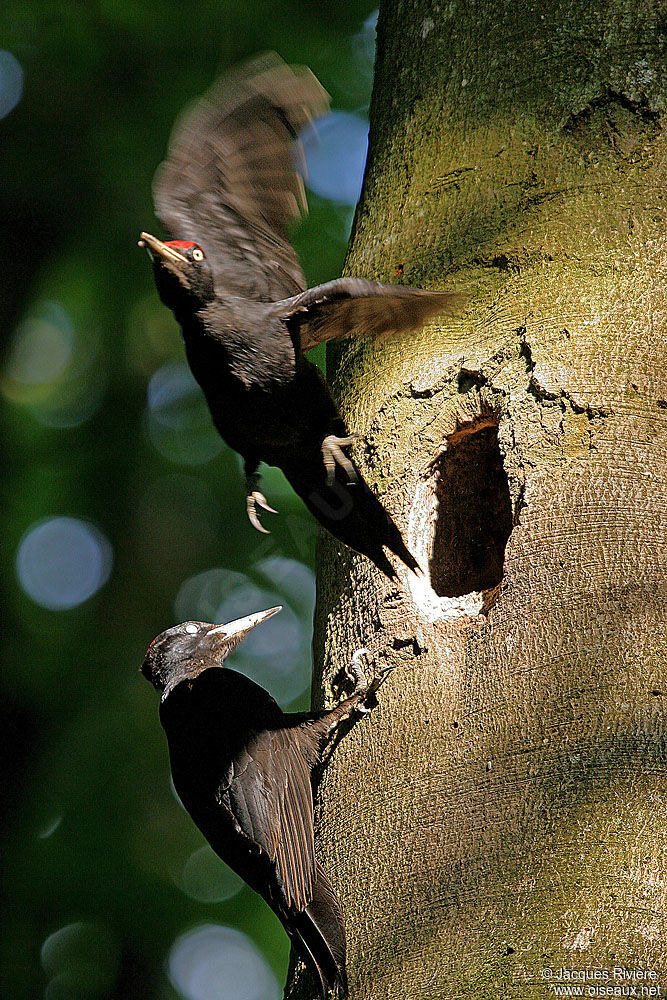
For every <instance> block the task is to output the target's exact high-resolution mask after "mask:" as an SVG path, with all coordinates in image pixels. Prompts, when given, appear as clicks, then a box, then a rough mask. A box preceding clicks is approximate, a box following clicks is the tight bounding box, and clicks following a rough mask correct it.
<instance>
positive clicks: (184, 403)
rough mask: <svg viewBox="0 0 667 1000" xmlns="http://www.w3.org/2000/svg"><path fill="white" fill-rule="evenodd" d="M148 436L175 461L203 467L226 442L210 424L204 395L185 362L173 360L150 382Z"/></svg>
mask: <svg viewBox="0 0 667 1000" xmlns="http://www.w3.org/2000/svg"><path fill="white" fill-rule="evenodd" d="M147 402H148V435H149V437H150V440H151V443H152V444H153V446H154V447H155V448H156V449H157V450H158V451H159V452H160V454H161V455H164V457H165V458H169V459H171V461H172V462H179V463H181V464H183V465H201V464H202V463H203V462H208V461H209V460H210V459H211V458H213V457H214V456H215V455H217V454H218V453H219V452H220V451H221V450H222V447H223V442H222V439H221V437H220V436H219V434H218V432H217V431H216V429H215V427H214V426H213V423H212V421H211V417H210V414H209V412H208V407H207V405H206V400H205V398H204V394H203V392H202V391H201V389H200V388H199V386H198V385H197V382H196V381H195V379H194V377H193V375H192V373H191V372H190V369H189V368H188V366H187V365H186V363H185V362H184V361H170V362H169V363H168V364H166V365H163V366H162V367H161V368H158V370H157V371H156V372H155V373H154V374H153V376H152V378H151V380H150V382H149V383H148V400H147Z"/></svg>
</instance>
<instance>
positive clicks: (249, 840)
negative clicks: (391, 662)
mask: <svg viewBox="0 0 667 1000" xmlns="http://www.w3.org/2000/svg"><path fill="white" fill-rule="evenodd" d="M277 610H280V609H279V608H278V609H271V610H270V611H269V612H260V613H259V614H257V615H250V616H248V617H247V618H243V619H239V620H238V621H236V622H232V623H230V624H228V625H226V626H214V625H207V624H205V623H202V622H185V623H183V624H182V625H177V626H175V627H174V628H171V629H168V630H167V631H166V632H163V633H162V634H161V635H159V636H158V637H157V638H156V639H155V640H154V641H153V642H152V643H151V646H150V647H149V650H148V652H147V654H146V658H145V660H144V664H143V667H142V672H143V673H144V675H145V676H146V677H147V678H148V679H149V680H150V681H151V682H152V683H153V685H154V686H155V687H156V689H157V690H158V691H160V692H162V698H161V702H160V720H161V722H162V725H163V727H164V729H165V732H166V735H167V741H168V744H169V757H170V763H171V772H172V777H173V781H174V786H175V788H176V791H177V792H178V795H179V797H180V799H181V801H182V803H183V805H184V806H185V808H186V809H187V810H188V812H189V813H190V815H191V817H192V819H193V820H194V822H195V823H196V824H197V826H198V827H199V829H200V830H201V831H202V833H203V834H204V836H205V837H206V839H207V840H208V842H209V843H210V845H211V847H212V848H213V850H214V851H215V852H216V853H217V854H218V855H219V856H220V857H221V858H222V859H223V860H224V861H225V862H226V863H227V864H228V865H229V866H230V867H231V868H233V869H234V871H236V872H237V873H238V874H239V875H240V876H241V877H242V878H243V879H244V880H245V881H246V882H247V883H248V885H250V886H251V887H252V888H253V889H254V890H255V891H256V892H258V893H259V894H260V895H261V896H262V897H263V898H264V899H265V900H266V902H267V903H268V904H269V906H270V907H271V908H272V909H273V910H274V912H275V913H276V914H277V916H278V917H279V919H280V920H281V921H282V923H283V926H284V927H285V930H286V931H287V933H288V934H289V936H290V938H291V939H292V942H293V944H294V947H295V948H296V950H297V952H298V953H299V955H300V956H301V958H302V959H303V961H304V962H305V963H306V964H307V965H308V966H309V967H310V969H311V971H312V972H313V973H314V974H315V976H316V977H317V979H318V982H319V985H320V990H321V993H322V997H323V998H325V1000H326V997H327V995H328V994H329V992H331V991H333V992H334V993H337V994H338V995H339V996H340V997H346V996H347V976H346V971H345V925H344V920H343V915H342V912H341V908H340V904H339V903H338V900H337V899H336V896H335V894H334V892H333V889H332V888H331V885H330V884H329V881H328V879H327V876H326V874H325V872H324V870H323V868H322V867H321V865H320V864H319V863H318V862H317V859H316V857H315V844H314V821H313V792H312V784H311V776H312V772H313V769H314V768H315V767H317V765H319V764H320V763H321V761H322V755H323V751H324V749H325V747H326V744H327V742H328V741H329V740H330V739H331V738H332V736H333V735H334V734H335V732H336V730H337V727H339V726H340V724H341V723H342V722H343V721H344V720H346V719H348V718H350V717H351V716H352V717H354V715H355V713H356V714H357V715H358V716H361V715H362V714H364V713H365V712H366V711H368V710H369V709H371V708H372V707H374V705H375V704H376V701H375V692H376V691H377V688H378V687H379V686H380V684H381V683H382V681H383V679H384V676H385V674H386V672H385V673H381V674H379V675H378V676H376V677H375V678H374V679H373V680H372V681H371V683H370V684H365V683H364V684H362V685H360V686H359V687H358V689H357V691H356V693H355V694H354V695H352V697H350V698H347V699H345V700H344V701H343V702H341V704H340V705H338V706H337V707H336V708H334V709H333V710H331V711H328V712H317V713H297V714H286V713H284V712H283V711H282V710H281V709H280V708H279V706H278V705H277V704H276V702H275V701H274V700H273V698H272V697H271V696H270V695H269V694H268V693H267V692H266V691H265V690H264V689H263V688H261V687H260V686H259V685H257V684H255V683H254V682H253V681H252V680H250V679H249V678H247V677H245V676H243V675H242V674H239V673H237V672H236V671H234V670H230V669H227V668H225V667H223V663H224V660H225V658H226V656H227V655H228V653H229V652H230V651H231V650H232V649H233V648H234V646H235V645H236V644H237V643H238V642H239V641H241V640H242V639H243V636H244V635H245V634H246V633H247V631H248V630H249V629H250V628H252V627H254V625H257V624H259V622H261V621H263V620H264V619H265V618H267V617H268V616H269V615H270V614H272V613H274V612H275V611H277Z"/></svg>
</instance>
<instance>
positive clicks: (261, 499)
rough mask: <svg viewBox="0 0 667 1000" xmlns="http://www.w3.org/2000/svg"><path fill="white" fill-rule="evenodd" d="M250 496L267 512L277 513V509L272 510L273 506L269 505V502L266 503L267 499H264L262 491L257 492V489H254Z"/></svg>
mask: <svg viewBox="0 0 667 1000" xmlns="http://www.w3.org/2000/svg"><path fill="white" fill-rule="evenodd" d="M252 497H253V500H254V501H255V503H257V504H259V506H260V507H261V508H262V510H267V511H268V512H269V514H277V513H278V511H277V510H274V508H273V507H271V506H270V504H269V503H268V501H267V499H266V497H265V496H264V494H263V493H259V492H258V491H255V492H254V493H253V494H252Z"/></svg>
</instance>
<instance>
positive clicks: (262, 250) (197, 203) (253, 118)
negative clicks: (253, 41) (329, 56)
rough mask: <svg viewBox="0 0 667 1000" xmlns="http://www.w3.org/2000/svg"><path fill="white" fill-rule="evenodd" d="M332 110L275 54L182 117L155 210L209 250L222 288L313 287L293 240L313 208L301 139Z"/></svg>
mask: <svg viewBox="0 0 667 1000" xmlns="http://www.w3.org/2000/svg"><path fill="white" fill-rule="evenodd" d="M328 105H329V98H328V95H327V93H326V91H325V90H324V89H323V88H322V87H321V85H320V84H319V82H318V81H317V79H316V78H315V77H314V76H313V74H312V73H311V72H310V70H308V69H306V68H301V67H290V66H287V65H286V64H285V63H283V62H282V61H281V60H280V59H279V58H278V56H277V55H275V54H272V53H269V54H267V55H263V56H260V57H258V58H256V59H253V60H252V61H250V62H248V63H246V64H244V65H243V66H241V67H238V68H236V69H235V70H233V71H232V72H230V73H228V74H227V75H225V76H223V77H222V78H221V79H220V80H218V81H217V83H215V84H214V85H213V87H212V88H211V89H210V90H209V91H208V93H206V94H205V95H204V97H202V98H200V99H199V100H198V101H197V102H196V103H195V104H194V105H193V106H192V107H190V108H188V109H187V110H186V112H185V113H184V115H183V116H182V117H181V118H180V119H179V121H177V123H176V125H175V127H174V130H173V133H172V136H171V139H170V143H169V150H168V154H167V158H166V160H165V161H164V162H163V163H162V165H161V166H160V167H159V168H158V171H157V173H156V176H155V180H154V182H153V197H154V201H155V210H156V213H157V215H158V217H159V218H160V219H161V221H162V223H163V224H164V226H165V228H166V229H167V230H168V231H169V233H170V234H171V236H172V238H174V239H179V240H193V241H194V242H196V243H199V244H200V245H201V247H202V248H203V250H204V252H205V254H206V256H207V259H208V260H209V262H210V264H211V267H212V269H213V273H214V276H215V281H216V286H217V287H218V288H219V289H224V290H227V291H228V292H231V293H232V294H235V295H240V296H244V297H246V298H255V299H258V300H260V301H263V302H271V301H275V300H276V299H282V298H285V297H286V296H288V295H294V293H295V292H298V291H300V290H301V289H303V288H305V281H304V277H303V274H302V271H301V268H300V266H299V262H298V260H297V258H296V254H295V252H294V249H293V248H292V245H291V244H290V242H289V240H288V238H287V228H288V225H289V223H290V222H291V221H293V220H294V219H296V218H297V217H298V216H299V215H301V214H303V213H305V211H306V199H305V194H304V189H303V180H302V177H301V174H300V173H298V172H297V170H296V169H295V165H296V156H297V154H298V151H299V147H298V144H297V143H296V142H295V139H296V136H297V133H298V131H299V129H301V128H302V127H303V126H304V125H305V124H307V122H309V121H310V120H311V119H313V118H315V117H317V116H319V115H321V114H323V113H324V112H325V111H326V110H327V108H328Z"/></svg>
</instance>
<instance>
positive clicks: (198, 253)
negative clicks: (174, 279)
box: [192, 250, 204, 260]
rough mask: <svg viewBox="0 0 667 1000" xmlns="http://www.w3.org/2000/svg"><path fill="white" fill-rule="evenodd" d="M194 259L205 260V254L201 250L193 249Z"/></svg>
mask: <svg viewBox="0 0 667 1000" xmlns="http://www.w3.org/2000/svg"><path fill="white" fill-rule="evenodd" d="M192 259H193V260H203V259H204V254H203V253H202V251H201V250H193V251H192Z"/></svg>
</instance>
